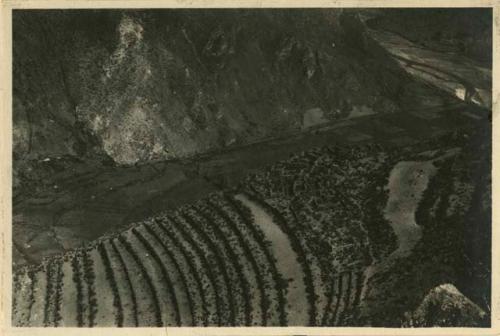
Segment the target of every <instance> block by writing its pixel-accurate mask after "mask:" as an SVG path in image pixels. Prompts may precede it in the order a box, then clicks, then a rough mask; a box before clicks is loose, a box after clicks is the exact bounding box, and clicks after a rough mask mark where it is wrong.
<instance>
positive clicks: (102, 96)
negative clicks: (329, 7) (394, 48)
mask: <svg viewBox="0 0 500 336" xmlns="http://www.w3.org/2000/svg"><path fill="white" fill-rule="evenodd" d="M408 83H409V79H408V78H407V77H406V75H405V74H404V73H403V71H401V70H400V69H399V67H398V66H397V65H396V64H395V62H394V61H392V60H390V58H388V57H385V54H384V51H383V50H382V49H381V48H379V47H378V46H377V45H376V44H375V43H374V42H373V41H372V40H371V39H370V38H369V37H368V36H367V35H366V34H365V32H364V27H363V24H362V23H361V21H359V20H358V19H357V16H356V13H353V12H350V11H338V10H336V11H331V12H329V11H316V10H310V11H300V12H299V11H295V10H279V11H278V10H276V11H266V12H260V11H258V10H209V11H206V10H205V11H203V12H202V11H196V10H166V11H163V12H158V11H156V12H151V11H109V12H92V11H78V12H77V11H64V12H62V11H61V12H53V11H44V12H36V13H29V12H27V11H19V12H15V13H14V119H15V120H14V155H15V159H44V158H45V157H56V156H62V155H76V156H94V157H95V156H97V157H108V158H111V159H112V160H113V161H114V162H115V163H118V164H134V163H138V162H147V161H151V160H158V159H169V158H179V157H186V156H190V155H193V154H196V153H201V152H205V151H207V150H212V149H217V148H223V147H225V146H229V145H232V144H244V143H248V142H251V141H255V140H258V139H261V138H264V137H269V136H275V135H279V134H280V133H282V132H286V131H290V130H295V129H300V128H302V126H303V125H302V123H303V121H304V120H308V118H304V115H305V114H306V113H308V112H307V111H311V110H313V111H316V112H318V113H319V115H320V118H319V119H318V120H320V122H326V121H329V120H333V119H338V118H342V117H347V116H349V115H350V114H351V113H353V114H354V115H355V114H356V111H363V110H368V111H370V113H377V112H393V111H396V110H398V109H399V104H400V102H401V99H404V95H405V88H406V86H405V85H406V84H408ZM316 114H317V113H316ZM306 126H307V125H306Z"/></svg>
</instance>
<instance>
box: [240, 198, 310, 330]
mask: <svg viewBox="0 0 500 336" xmlns="http://www.w3.org/2000/svg"><path fill="white" fill-rule="evenodd" d="M235 198H236V199H237V200H239V201H241V202H243V204H244V205H245V206H246V207H248V208H249V209H250V211H251V212H252V215H253V216H254V218H255V223H256V224H257V225H258V226H259V227H260V229H261V230H262V231H263V233H264V235H265V236H266V238H267V240H269V241H270V242H271V248H272V249H273V255H274V256H275V257H276V259H277V263H276V266H277V267H278V271H279V272H280V273H281V274H282V276H283V278H284V279H293V281H292V282H290V283H289V284H288V291H287V296H286V299H287V303H288V324H289V325H297V326H306V325H308V324H309V316H308V312H307V310H308V307H309V304H308V302H307V296H306V291H305V284H304V280H303V275H304V272H303V270H302V267H301V266H300V264H299V262H298V261H297V255H296V254H295V252H294V251H293V249H292V245H291V244H290V241H289V239H288V237H287V235H286V234H285V233H284V232H283V231H281V229H280V228H279V227H278V225H276V224H275V223H274V221H273V219H272V218H271V216H270V215H269V214H268V213H267V212H266V211H264V209H262V208H261V207H260V206H259V205H257V204H256V203H255V202H253V201H251V200H250V199H248V198H247V197H246V196H245V195H243V194H238V195H236V196H235Z"/></svg>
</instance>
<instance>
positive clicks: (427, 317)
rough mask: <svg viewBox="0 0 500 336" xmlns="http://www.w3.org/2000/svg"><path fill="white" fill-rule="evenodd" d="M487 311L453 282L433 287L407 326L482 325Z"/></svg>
mask: <svg viewBox="0 0 500 336" xmlns="http://www.w3.org/2000/svg"><path fill="white" fill-rule="evenodd" d="M485 319H486V313H485V312H484V311H483V310H482V309H481V308H479V306H477V305H476V304H475V303H474V302H472V301H471V300H469V299H468V298H467V297H466V296H464V295H463V294H462V293H460V291H459V290H458V289H457V288H456V287H455V286H453V285H451V284H443V285H440V286H438V287H436V288H433V289H432V290H431V291H430V292H429V293H428V294H427V295H426V296H425V297H424V299H423V300H422V303H421V304H420V305H419V306H418V308H417V309H416V310H415V311H414V312H413V313H411V314H407V315H406V321H405V322H404V323H403V324H404V326H405V327H481V326H482V325H483V324H484V320H485Z"/></svg>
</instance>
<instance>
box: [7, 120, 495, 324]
mask: <svg viewBox="0 0 500 336" xmlns="http://www.w3.org/2000/svg"><path fill="white" fill-rule="evenodd" d="M484 132H485V130H484V129H481V130H479V131H477V132H470V133H464V134H448V135H446V136H444V137H441V138H439V139H436V140H433V141H427V142H421V143H419V144H415V145H412V146H409V147H405V148H402V147H391V146H388V147H383V146H374V145H365V146H353V147H334V146H332V147H324V148H317V149H314V150H309V151H306V152H303V153H300V154H295V155H293V156H291V157H290V158H289V159H288V160H284V161H281V162H279V163H277V164H275V165H273V166H271V167H268V168H267V169H263V170H261V171H259V172H258V173H256V174H251V175H249V176H248V177H247V178H246V179H245V180H244V181H242V183H241V184H240V185H239V186H238V187H236V188H233V189H231V190H227V189H226V190H224V191H223V192H217V193H212V194H211V195H209V196H208V197H204V198H201V199H199V200H198V201H196V202H192V203H189V204H185V205H183V206H181V207H178V208H176V209H173V210H171V211H166V212H162V213H159V214H157V215H156V216H154V217H151V218H149V219H147V220H145V221H142V222H138V223H134V224H131V225H130V227H129V228H128V229H127V230H125V231H123V232H120V233H118V234H110V235H105V236H103V237H101V238H100V239H98V240H96V241H94V242H92V243H91V244H89V245H87V246H86V247H85V248H81V249H75V250H73V251H70V252H68V253H65V254H62V255H58V256H53V257H50V258H46V259H45V260H44V261H43V262H42V263H41V264H39V265H32V266H27V267H20V268H19V269H17V270H16V272H15V277H14V288H16V292H17V293H19V294H18V295H15V300H14V302H13V307H14V308H13V309H14V314H13V319H14V320H13V322H14V324H15V325H23V326H88V327H92V326H112V325H116V326H163V325H167V326H178V325H204V326H207V325H219V326H244V325H247V326H250V325H268V326H280V325H310V326H366V325H371V326H391V327H399V326H404V325H407V326H410V325H411V324H412V323H413V324H419V323H420V324H426V325H428V324H430V325H439V323H441V322H440V321H441V320H443V321H444V322H442V323H450V322H449V321H455V322H453V323H456V322H457V319H458V320H459V321H458V323H459V325H463V326H486V325H487V324H488V323H489V322H488V320H487V316H488V309H489V306H490V302H489V295H488V288H489V284H490V283H489V279H490V276H491V271H490V266H489V259H488V255H487V254H482V253H478V252H481V251H482V250H480V249H475V250H471V249H469V248H468V246H470V244H473V242H474V241H475V239H477V238H478V237H479V236H480V235H485V234H486V232H487V226H488V225H487V223H486V222H485V221H483V220H482V219H484V218H486V217H487V216H488V208H487V207H482V208H478V207H477V206H476V205H475V202H476V201H479V199H477V198H474V197H472V195H473V193H476V192H480V190H483V189H484V187H485V186H486V185H487V180H484V179H483V180H477V179H475V178H474V175H475V174H477V173H479V172H480V171H481V168H480V167H478V164H479V162H488V159H487V157H484V158H483V160H481V161H476V160H475V159H474V160H472V161H470V162H468V161H467V160H465V159H464V157H472V158H475V157H474V154H472V153H471V152H470V150H471V149H472V148H473V146H474V143H475V141H476V140H477V139H483V134H484ZM436 146H438V147H436ZM481 153H483V154H484V153H488V152H487V151H481ZM481 155H482V154H481ZM394 184H398V185H401V186H404V187H403V188H394V187H393V185H394ZM486 197H487V196H486ZM484 201H485V202H486V203H488V200H484ZM408 233H410V234H411V237H408ZM483 243H484V242H483ZM485 245H486V244H485ZM484 250H485V251H486V250H488V248H486V247H485V249H484ZM475 265H481V268H479V267H477V266H475ZM445 283H451V284H453V285H455V286H456V287H457V288H459V289H460V291H462V292H463V293H464V294H465V295H467V297H468V298H467V297H464V295H462V294H460V293H459V294H457V292H458V291H457V290H455V291H451V292H450V291H448V292H446V293H444V295H441V294H440V292H439V290H438V291H437V292H436V293H434V294H432V293H431V294H430V295H428V293H429V291H430V290H432V289H433V288H435V287H437V286H439V285H441V284H445ZM75 293H77V295H75ZM471 299H472V300H473V302H475V303H474V304H473V303H472V302H471V301H470V300H471ZM450 305H452V307H450ZM478 305H479V306H478ZM433 307H434V308H433ZM436 307H437V308H436ZM439 307H440V308H439ZM432 309H441V311H442V313H441V315H440V316H441V317H436V318H437V319H438V320H439V321H438V320H436V321H434V322H433V320H431V319H425V316H427V315H426V314H429V313H428V311H429V310H432ZM470 311H473V312H474V314H472V315H470V314H469V313H468V312H470ZM460 314H463V316H462V315H460ZM461 316H462V317H461ZM422 319H424V320H423V322H422ZM446 321H448V322H446Z"/></svg>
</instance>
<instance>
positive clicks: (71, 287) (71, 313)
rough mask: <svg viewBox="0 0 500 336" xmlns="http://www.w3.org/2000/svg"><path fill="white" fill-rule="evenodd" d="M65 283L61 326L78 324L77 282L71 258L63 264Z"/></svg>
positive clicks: (63, 285) (63, 286)
mask: <svg viewBox="0 0 500 336" xmlns="http://www.w3.org/2000/svg"><path fill="white" fill-rule="evenodd" d="M62 272H63V280H62V281H63V284H62V302H61V312H60V313H61V327H76V326H78V321H77V319H76V316H77V300H76V297H77V295H76V284H75V282H74V281H73V268H72V267H71V260H68V261H65V262H64V263H63V264H62Z"/></svg>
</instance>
